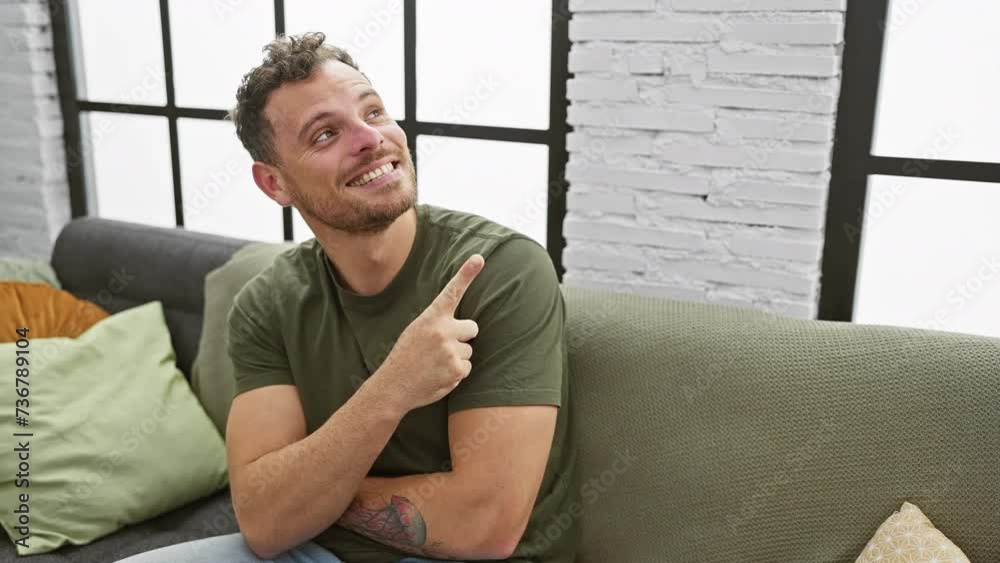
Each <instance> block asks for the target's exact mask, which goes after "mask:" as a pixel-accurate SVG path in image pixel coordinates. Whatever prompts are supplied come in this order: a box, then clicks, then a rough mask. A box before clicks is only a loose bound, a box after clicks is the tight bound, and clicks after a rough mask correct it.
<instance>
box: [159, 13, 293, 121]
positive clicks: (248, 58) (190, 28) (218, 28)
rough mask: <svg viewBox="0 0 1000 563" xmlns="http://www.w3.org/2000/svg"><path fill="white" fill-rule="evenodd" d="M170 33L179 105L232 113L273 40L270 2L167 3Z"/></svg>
mask: <svg viewBox="0 0 1000 563" xmlns="http://www.w3.org/2000/svg"><path fill="white" fill-rule="evenodd" d="M170 33H171V36H170V37H171V41H172V47H173V51H174V61H173V62H174V81H175V82H174V89H175V93H176V97H177V105H179V106H181V107H201V108H216V109H230V108H231V107H232V106H234V105H235V104H236V89H237V88H238V87H239V85H240V80H241V79H242V78H243V75H244V74H246V73H247V72H249V71H250V69H251V68H253V67H255V66H257V65H259V64H260V63H261V61H262V60H263V59H264V53H263V52H262V51H261V49H262V48H263V47H264V45H265V44H266V43H268V42H269V41H270V40H271V39H273V38H274V2H272V1H271V0H241V1H240V2H221V1H220V2H192V1H190V0H171V2H170Z"/></svg>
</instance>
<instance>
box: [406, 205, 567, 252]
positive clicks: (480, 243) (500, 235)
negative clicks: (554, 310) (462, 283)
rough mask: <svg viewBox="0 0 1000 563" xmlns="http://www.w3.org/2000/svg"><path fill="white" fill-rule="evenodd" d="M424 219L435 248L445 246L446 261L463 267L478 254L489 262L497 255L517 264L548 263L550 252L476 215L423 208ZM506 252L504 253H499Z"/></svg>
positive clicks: (439, 208)
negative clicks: (472, 256) (465, 262)
mask: <svg viewBox="0 0 1000 563" xmlns="http://www.w3.org/2000/svg"><path fill="white" fill-rule="evenodd" d="M422 207H423V213H424V218H425V220H426V221H427V224H428V225H429V230H430V231H431V233H430V237H431V238H432V239H433V242H434V244H436V245H440V246H443V247H444V248H441V249H438V250H441V251H443V252H442V256H441V257H442V258H444V259H445V260H446V261H449V265H451V266H454V265H456V264H451V263H450V262H455V261H457V265H461V263H462V262H464V261H465V260H466V259H467V258H468V257H469V256H471V255H472V254H475V253H478V254H481V255H482V256H483V258H487V259H489V258H490V256H491V255H493V254H494V253H497V257H498V258H500V257H502V259H503V260H504V261H512V262H517V261H520V260H528V261H531V262H536V261H538V260H539V259H541V260H543V261H547V260H548V252H547V251H546V250H545V247H543V246H542V245H541V244H539V243H538V242H537V241H535V240H534V239H532V238H531V237H529V236H527V235H526V234H524V233H522V232H519V231H517V230H515V229H512V228H510V227H507V226H505V225H502V224H500V223H497V222H496V221H493V220H491V219H487V218H486V217H483V216H481V215H476V214H475V213H469V212H465V211H458V210H454V209H447V208H444V207H437V206H433V205H423V206H422ZM500 249H503V250H502V252H498V250H500Z"/></svg>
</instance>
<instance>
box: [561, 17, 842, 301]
mask: <svg viewBox="0 0 1000 563" xmlns="http://www.w3.org/2000/svg"><path fill="white" fill-rule="evenodd" d="M845 4H846V0H628V1H625V0H571V2H570V9H571V10H572V11H573V12H575V13H574V15H573V19H572V20H571V22H570V39H571V40H572V41H573V46H572V49H571V51H570V56H569V67H570V71H571V72H573V73H574V77H573V78H571V79H570V81H569V83H568V85H567V91H568V97H569V99H570V107H569V118H568V120H569V123H570V125H572V126H573V131H572V132H571V133H570V134H569V136H568V138H567V146H568V149H569V152H570V160H569V164H568V166H567V170H566V174H567V178H568V179H569V181H570V185H571V187H570V191H569V195H568V201H567V204H568V213H567V219H566V224H565V234H566V240H567V242H568V245H567V248H566V252H565V260H564V262H565V265H566V276H565V282H566V283H567V284H568V285H578V286H588V287H601V288H609V289H613V290H619V291H634V292H637V293H642V294H648V295H660V296H665V297H672V298H677V299H687V300H698V301H709V302H719V303H731V304H737V305H744V306H751V307H760V308H764V309H768V310H772V311H776V312H779V313H782V314H787V315H791V316H796V317H814V316H815V314H816V309H817V300H818V289H819V270H820V259H821V253H822V248H823V229H824V222H825V214H826V209H825V206H826V196H827V190H828V186H829V180H830V174H829V168H830V156H831V149H832V147H833V128H834V120H835V115H834V113H835V111H836V106H837V96H838V93H839V90H840V53H841V50H842V38H843V27H844V10H845V9H846V6H845Z"/></svg>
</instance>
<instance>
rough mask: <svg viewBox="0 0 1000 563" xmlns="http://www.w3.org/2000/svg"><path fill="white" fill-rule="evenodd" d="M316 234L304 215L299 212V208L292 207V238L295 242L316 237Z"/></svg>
mask: <svg viewBox="0 0 1000 563" xmlns="http://www.w3.org/2000/svg"><path fill="white" fill-rule="evenodd" d="M315 237H316V235H314V234H313V232H312V230H311V229H310V228H309V225H306V222H305V220H304V219H302V215H300V214H299V210H298V209H295V208H294V207H293V208H292V238H293V239H294V240H295V242H303V241H307V240H309V239H311V238H315Z"/></svg>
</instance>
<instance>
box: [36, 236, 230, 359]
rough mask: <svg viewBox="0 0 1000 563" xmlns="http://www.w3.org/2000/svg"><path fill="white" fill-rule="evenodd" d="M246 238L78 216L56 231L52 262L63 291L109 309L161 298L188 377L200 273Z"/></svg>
mask: <svg viewBox="0 0 1000 563" xmlns="http://www.w3.org/2000/svg"><path fill="white" fill-rule="evenodd" d="M248 242H249V241H246V240H239V239H233V238H227V237H220V236H216V235H209V234H204V233H195V232H191V231H185V230H183V229H167V228H161V227H150V226H145V225H138V224H135V223H126V222H122V221H113V220H109V219H99V218H95V217H83V218H79V219H75V220H73V221H72V222H70V223H69V224H68V225H66V227H64V228H63V230H62V232H61V233H59V238H58V239H56V243H55V247H54V248H53V250H52V266H53V268H55V271H56V274H57V275H58V276H59V280H60V281H61V282H62V284H63V289H65V290H66V291H69V292H70V293H72V294H74V295H76V296H77V297H79V298H81V299H88V300H91V301H93V302H95V303H97V304H98V305H100V306H101V307H103V308H104V309H106V310H107V311H108V312H110V313H112V314H114V313H117V312H118V311H122V310H124V309H128V308H130V307H134V306H136V305H140V304H142V303H148V302H150V301H155V300H160V301H162V302H163V312H164V314H165V316H166V318H167V325H168V326H169V327H170V334H171V337H172V342H173V345H174V351H175V352H176V353H177V366H178V367H179V368H180V369H181V371H183V372H184V375H185V376H187V377H190V375H191V363H192V362H193V361H194V357H195V353H196V352H197V349H198V338H199V336H200V335H201V324H202V311H203V309H204V306H205V297H204V286H203V284H204V281H205V275H206V274H208V272H210V271H212V270H213V269H215V268H217V267H219V266H221V265H222V264H223V263H224V262H225V261H226V260H228V259H229V257H230V256H231V255H232V254H233V253H234V252H235V251H236V250H238V249H239V248H241V247H242V246H243V245H245V244H247V243H248Z"/></svg>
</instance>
